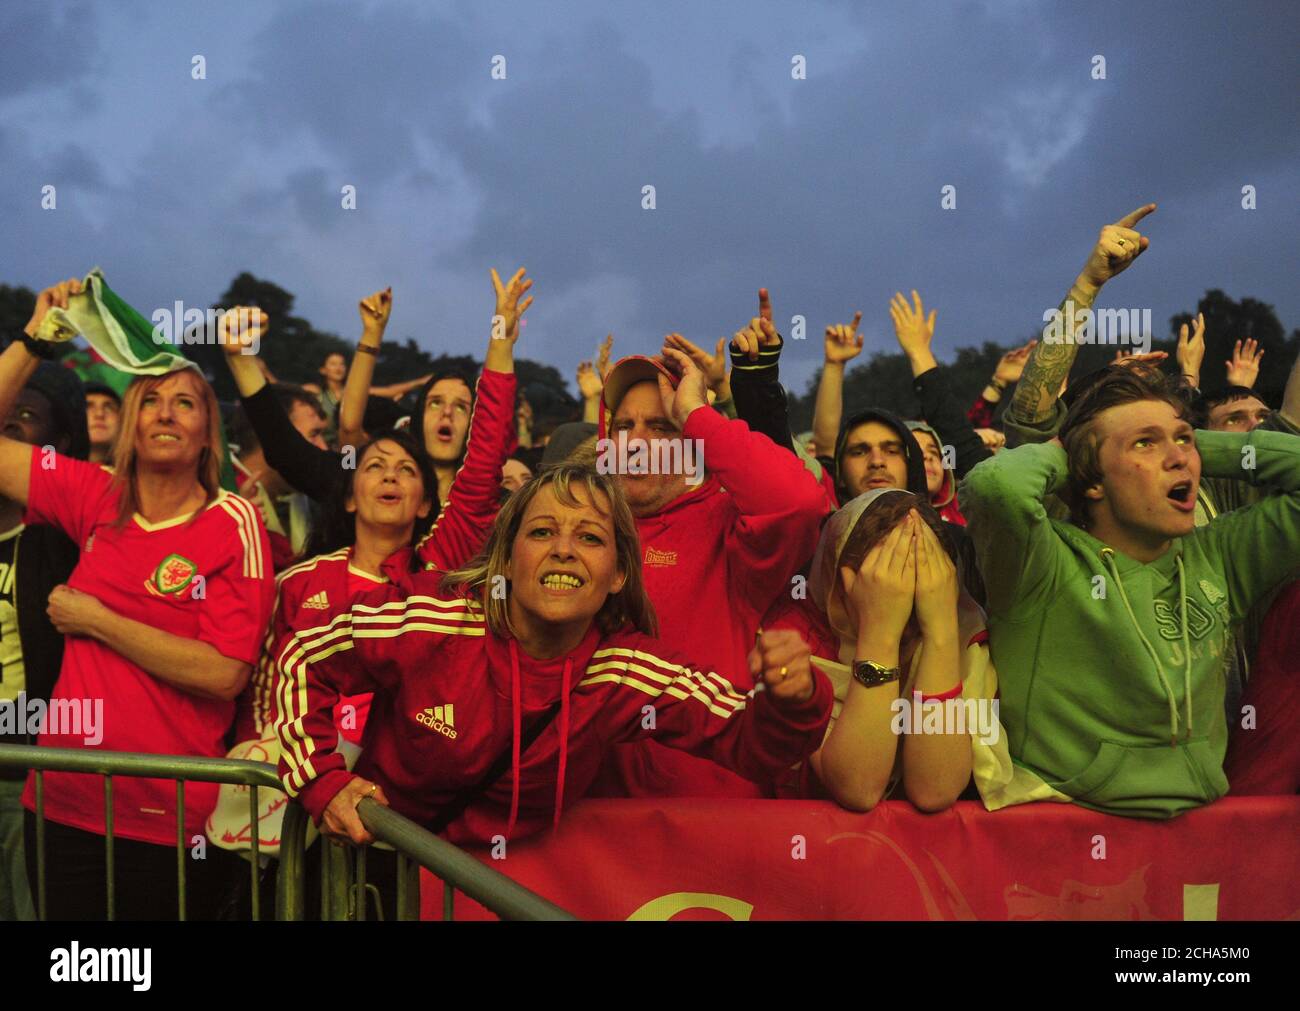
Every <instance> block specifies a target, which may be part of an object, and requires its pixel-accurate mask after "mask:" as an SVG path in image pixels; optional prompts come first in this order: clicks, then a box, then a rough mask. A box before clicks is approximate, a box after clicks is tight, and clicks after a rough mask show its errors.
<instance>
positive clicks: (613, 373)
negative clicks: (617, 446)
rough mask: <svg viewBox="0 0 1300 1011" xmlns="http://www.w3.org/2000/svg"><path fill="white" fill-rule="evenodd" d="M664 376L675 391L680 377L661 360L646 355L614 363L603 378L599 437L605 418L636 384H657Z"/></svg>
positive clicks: (629, 356)
mask: <svg viewBox="0 0 1300 1011" xmlns="http://www.w3.org/2000/svg"><path fill="white" fill-rule="evenodd" d="M660 376H665V377H667V379H668V382H670V383H671V384H672V387H673V389H677V384H678V383H679V382H681V378H682V377H681V376H679V375H677V373H675V372H673V371H672V369H670V368H669V367H668V366H667V365H666V364H665V363H664V360H663V359H662V358H657V357H656V358H651V357H649V356H647V355H628V356H627V357H626V358H620V359H619V360H618V361H617V362H615V363H614V367H613V368H612V369H610V370H609V375H608V376H606V377H605V387H604V389H603V390H602V391H601V400H600V437H601V438H602V439H603V438H604V437H605V432H606V429H607V427H608V426H607V424H606V421H605V418H606V416H607V415H610V414H613V413H614V412H615V411H616V410H617V409H618V405H619V404H620V403H622V402H623V397H624V396H626V395H627V391H628V390H630V389H631V388H632V387H633V386H635V385H636V384H637V383H643V382H646V381H647V380H648V381H650V382H653V383H655V384H656V385H657V384H658V381H659V377H660Z"/></svg>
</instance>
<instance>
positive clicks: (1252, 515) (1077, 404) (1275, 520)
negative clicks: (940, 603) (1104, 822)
mask: <svg viewBox="0 0 1300 1011" xmlns="http://www.w3.org/2000/svg"><path fill="white" fill-rule="evenodd" d="M1202 477H1207V478H1210V477H1217V478H1230V477H1235V478H1238V479H1240V480H1244V481H1246V482H1248V483H1250V484H1252V485H1257V486H1270V487H1272V488H1273V489H1274V490H1275V491H1277V492H1280V494H1274V495H1271V496H1269V497H1267V498H1264V499H1263V500H1262V501H1258V502H1256V503H1254V504H1253V505H1249V506H1246V507H1243V508H1241V509H1237V510H1235V511H1233V512H1231V513H1227V514H1223V515H1220V516H1219V517H1217V518H1216V519H1215V520H1213V521H1212V522H1211V523H1210V524H1209V525H1207V526H1204V527H1201V528H1195V517H1194V513H1195V507H1196V495H1197V490H1198V488H1199V486H1200V482H1201V479H1202ZM1051 494H1057V495H1059V496H1060V497H1061V498H1062V499H1063V500H1064V501H1065V502H1066V503H1068V504H1069V506H1070V510H1071V516H1070V521H1069V522H1067V521H1064V520H1053V519H1051V518H1049V517H1048V514H1047V511H1046V509H1045V506H1044V500H1045V499H1046V498H1047V496H1049V495H1051ZM961 501H962V504H963V509H964V511H965V513H966V516H967V519H968V521H969V529H970V531H971V533H972V536H973V537H974V540H975V545H976V550H977V552H978V555H979V559H980V565H981V568H982V570H983V574H984V579H985V582H986V584H987V588H988V601H989V632H990V639H991V642H990V644H991V648H992V654H993V660H994V663H995V664H996V665H997V669H998V673H999V677H1000V681H1001V691H1002V705H1001V715H1002V720H1003V724H1004V725H1005V727H1006V730H1007V732H1008V738H1009V740H1008V743H1009V745H1010V749H1011V755H1012V758H1013V759H1014V761H1015V763H1016V766H1017V772H1016V775H1017V776H1018V777H1020V778H1021V779H1022V780H1023V785H1024V789H1023V791H1021V793H1022V799H1025V800H1034V799H1046V798H1054V799H1063V800H1073V801H1075V802H1076V803H1079V804H1082V805H1083V806H1085V807H1090V808H1094V809H1096V810H1101V811H1106V812H1110V813H1114V814H1125V815H1132V816H1137V817H1148V818H1169V817H1173V816H1174V815H1177V814H1179V813H1181V812H1183V811H1186V810H1188V809H1189V808H1193V807H1196V806H1198V805H1201V804H1205V803H1208V802H1210V801H1212V800H1215V799H1217V798H1218V797H1221V796H1223V794H1225V793H1226V792H1227V790H1228V782H1227V780H1226V779H1225V777H1224V774H1223V758H1224V752H1225V749H1226V747H1227V739H1228V727H1227V721H1226V719H1225V716H1224V709H1223V699H1224V684H1225V679H1224V670H1225V666H1226V662H1227V659H1228V650H1229V645H1230V642H1231V626H1232V625H1233V624H1235V623H1237V622H1239V621H1241V619H1242V618H1243V616H1244V615H1245V614H1246V612H1247V611H1248V610H1249V609H1250V607H1251V606H1252V604H1254V603H1255V602H1256V601H1257V600H1259V599H1261V598H1262V597H1263V596H1265V595H1266V594H1268V593H1269V592H1270V591H1272V590H1273V589H1274V588H1275V587H1276V586H1277V585H1278V584H1279V583H1281V582H1283V581H1284V580H1286V579H1287V578H1289V577H1292V576H1294V574H1295V572H1296V570H1297V569H1298V568H1300V437H1296V436H1293V435H1289V434H1284V433H1279V432H1268V431H1264V430H1262V429H1261V430H1256V431H1253V432H1236V433H1233V432H1206V431H1199V432H1198V431H1193V429H1192V426H1191V424H1190V423H1189V421H1188V420H1187V408H1186V405H1185V401H1184V400H1183V399H1182V398H1181V397H1180V396H1179V395H1178V391H1177V389H1176V387H1175V386H1174V385H1173V383H1172V381H1171V380H1169V379H1168V378H1166V377H1164V376H1163V375H1162V374H1161V373H1159V372H1158V371H1156V370H1155V369H1153V368H1150V367H1145V366H1132V365H1130V366H1127V367H1123V366H1111V367H1110V368H1109V369H1108V370H1107V372H1106V374H1105V375H1103V376H1102V377H1101V378H1100V379H1099V380H1097V381H1095V382H1093V383H1091V384H1090V385H1088V387H1087V388H1086V389H1085V390H1084V391H1083V392H1082V393H1081V394H1080V396H1079V397H1078V399H1077V400H1075V401H1074V403H1073V405H1072V406H1071V407H1070V409H1069V411H1068V413H1067V414H1066V416H1065V419H1064V421H1063V423H1062V425H1061V434H1060V438H1059V439H1053V440H1052V441H1051V442H1049V443H1046V444H1041V445H1025V446H1021V447H1019V448H1017V449H1014V450H1009V451H1006V452H1003V453H1000V454H998V455H997V456H995V457H993V458H991V459H989V460H985V461H984V462H982V463H980V464H979V465H978V466H976V467H975V468H974V469H973V470H972V471H971V472H970V473H969V474H968V475H967V477H966V480H965V483H964V484H963V487H962V490H961Z"/></svg>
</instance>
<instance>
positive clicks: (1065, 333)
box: [1006, 204, 1156, 429]
mask: <svg viewBox="0 0 1300 1011" xmlns="http://www.w3.org/2000/svg"><path fill="white" fill-rule="evenodd" d="M1155 209H1156V205H1155V204H1144V205H1143V206H1141V207H1139V208H1138V209H1137V210H1135V211H1132V212H1131V213H1129V214H1126V215H1124V217H1122V218H1120V219H1119V220H1118V221H1116V222H1115V223H1114V224H1111V225H1106V226H1105V227H1104V228H1102V230H1101V233H1100V235H1098V237H1097V243H1096V245H1095V246H1093V248H1092V252H1091V253H1090V254H1089V256H1088V262H1087V263H1085V264H1084V265H1083V270H1082V271H1080V273H1079V276H1078V277H1077V278H1075V281H1074V284H1073V285H1071V286H1070V290H1069V292H1068V293H1067V294H1066V296H1065V298H1064V300H1063V301H1062V302H1061V305H1060V306H1059V307H1058V308H1057V310H1056V315H1055V316H1054V317H1053V320H1054V322H1053V324H1052V326H1051V327H1049V328H1048V330H1046V331H1045V334H1046V335H1045V336H1044V338H1043V340H1041V341H1040V342H1039V343H1038V346H1037V347H1035V348H1034V350H1033V352H1032V353H1031V354H1030V356H1029V363H1028V364H1027V365H1026V366H1025V371H1024V374H1023V375H1022V376H1021V377H1020V383H1019V385H1018V386H1017V387H1016V393H1015V396H1014V397H1012V398H1011V404H1010V406H1008V408H1007V413H1006V420H1007V421H1008V422H1014V423H1015V424H1017V425H1020V426H1024V427H1027V428H1031V429H1033V428H1043V427H1045V426H1046V425H1047V424H1048V423H1049V422H1050V420H1051V419H1052V416H1053V413H1054V412H1055V409H1056V399H1057V395H1058V391H1059V390H1060V389H1061V384H1062V383H1064V381H1065V379H1066V377H1067V376H1068V375H1069V374H1070V368H1071V366H1073V365H1074V357H1075V355H1076V354H1077V353H1078V347H1079V346H1078V345H1077V344H1076V343H1075V342H1074V335H1075V333H1076V332H1077V330H1078V328H1079V323H1080V321H1081V320H1082V318H1083V317H1082V312H1083V310H1086V309H1091V308H1092V304H1093V302H1094V301H1096V298H1097V293H1098V292H1099V291H1100V290H1101V287H1102V285H1104V284H1105V283H1106V282H1107V281H1109V280H1110V279H1111V278H1113V277H1115V276H1116V275H1117V274H1120V273H1122V272H1123V271H1125V270H1127V269H1128V267H1129V265H1130V264H1131V263H1132V262H1133V261H1134V260H1135V259H1137V258H1138V257H1139V256H1140V255H1141V254H1142V253H1143V252H1145V251H1146V249H1147V247H1148V246H1149V245H1150V240H1149V239H1148V238H1147V237H1146V236H1145V235H1141V234H1139V233H1138V232H1137V231H1135V228H1136V226H1137V224H1138V222H1140V221H1141V220H1142V219H1143V218H1145V217H1146V216H1147V215H1148V214H1150V213H1151V212H1152V211H1154V210H1155Z"/></svg>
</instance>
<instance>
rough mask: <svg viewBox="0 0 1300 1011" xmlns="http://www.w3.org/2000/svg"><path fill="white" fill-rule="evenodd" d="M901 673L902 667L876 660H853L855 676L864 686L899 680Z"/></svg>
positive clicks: (873, 686)
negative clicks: (880, 662)
mask: <svg viewBox="0 0 1300 1011" xmlns="http://www.w3.org/2000/svg"><path fill="white" fill-rule="evenodd" d="M900 673H901V668H898V667H886V666H885V665H884V664H878V663H876V661H874V660H854V661H853V677H854V678H855V679H856V680H857V682H858V684H860V685H862V686H863V687H864V688H875V687H876V686H877V685H887V684H889V682H891V681H897V680H898V678H899V674H900Z"/></svg>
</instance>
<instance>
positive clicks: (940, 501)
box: [907, 421, 957, 510]
mask: <svg viewBox="0 0 1300 1011" xmlns="http://www.w3.org/2000/svg"><path fill="white" fill-rule="evenodd" d="M907 428H908V431H910V432H928V433H929V434H930V437H931V438H932V439H934V444H935V445H936V446H938V447H939V452H940V453H941V454H942V453H943V440H942V439H941V438H939V433H938V432H936V431H935V430H934V428H933V427H932V426H931V425H929V424H927V423H926V422H924V421H909V422H907ZM913 438H916V436H915V435H913ZM917 445H918V446H919V445H920V443H918V444H917ZM921 469H922V470H924V469H925V454H924V453H922V454H921ZM926 487H927V488H928V487H929V485H928V484H927V485H926ZM927 498H928V499H929V502H930V505H932V506H934V507H935V508H936V509H939V510H942V509H943V508H944V507H945V506H947V505H948V504H949V503H951V502H952V501H953V500H954V499H956V498H957V479H956V477H955V476H954V474H953V472H952V471H951V470H950V469H949V468H947V467H945V468H944V469H943V483H942V484H940V485H939V494H938V495H930V496H927Z"/></svg>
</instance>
